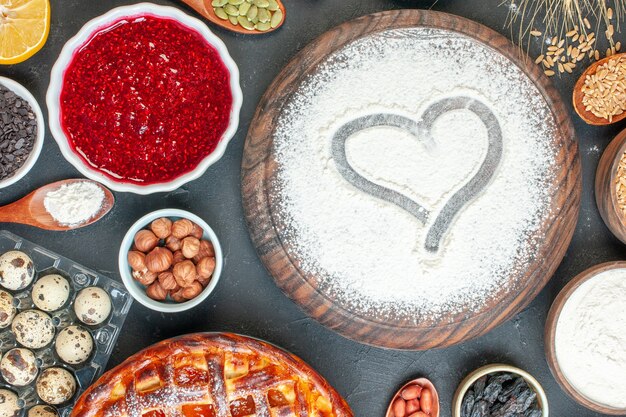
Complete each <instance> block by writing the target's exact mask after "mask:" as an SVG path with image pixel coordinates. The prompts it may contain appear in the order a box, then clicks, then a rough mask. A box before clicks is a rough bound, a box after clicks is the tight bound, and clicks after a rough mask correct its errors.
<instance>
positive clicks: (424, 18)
mask: <svg viewBox="0 0 626 417" xmlns="http://www.w3.org/2000/svg"><path fill="white" fill-rule="evenodd" d="M409 19H410V21H408V20H409ZM383 23H384V24H383ZM353 27H356V28H359V29H362V30H363V33H360V34H358V35H354V36H352V35H351V36H346V35H345V33H349V32H350V29H351V28H353ZM414 27H421V28H435V29H441V30H446V31H449V32H454V33H458V34H460V36H464V37H467V38H469V39H472V40H474V41H476V42H478V43H480V44H481V45H483V46H484V47H486V48H489V49H491V50H494V51H496V52H497V53H500V54H501V55H502V56H503V57H505V58H506V59H507V60H508V61H510V62H511V63H512V64H513V65H515V66H516V67H517V68H519V70H520V71H522V72H523V73H525V74H526V75H527V76H528V77H529V78H530V79H531V80H532V82H533V85H534V86H535V87H536V88H537V89H538V90H539V93H540V94H541V97H542V99H543V100H545V101H546V102H547V103H549V106H550V112H551V116H552V118H553V120H554V121H555V123H556V125H557V132H558V135H557V136H555V138H559V140H558V141H559V142H560V143H561V144H564V147H566V148H567V150H566V151H567V152H568V154H567V155H566V159H567V161H568V162H567V163H568V164H569V166H570V168H571V170H570V171H572V172H578V173H579V172H580V156H579V151H578V144H577V142H576V140H575V131H574V128H573V124H572V121H571V117H570V116H569V113H567V111H566V108H565V104H564V102H563V100H562V99H561V98H560V95H559V94H558V92H557V91H556V90H555V88H554V86H553V85H552V84H551V83H550V81H549V80H548V78H547V77H546V76H545V75H543V72H542V71H540V70H539V69H538V68H537V66H536V65H534V63H533V62H532V60H530V59H529V58H528V57H527V56H521V55H520V52H519V50H518V49H517V48H516V47H515V46H514V45H513V44H512V43H511V42H510V40H508V39H507V38H506V37H504V36H503V35H501V34H499V33H497V32H495V31H494V30H493V29H490V28H488V27H486V26H484V25H482V24H480V23H478V22H475V21H473V20H470V19H467V18H464V17H460V16H457V15H453V14H449V13H443V12H437V11H432V10H419V9H402V10H389V11H384V12H378V13H373V14H369V15H365V16H361V17H359V18H356V19H353V20H350V21H347V22H345V23H343V24H341V25H338V26H336V27H334V28H332V29H330V30H328V31H326V32H324V33H323V34H322V35H320V36H318V37H317V38H316V39H314V40H313V41H311V42H310V43H309V44H308V45H307V46H305V47H304V48H303V49H302V50H301V51H299V52H298V54H296V55H295V56H294V57H293V58H292V60H291V61H289V63H288V64H287V65H286V66H285V67H284V68H283V70H282V71H281V73H280V74H279V75H278V76H277V77H276V78H275V79H274V81H273V82H272V83H271V84H270V86H269V87H268V89H267V90H266V92H265V93H264V95H263V96H262V98H261V101H260V103H259V105H258V106H257V110H256V113H255V115H254V117H253V120H255V121H256V125H257V126H266V125H269V126H270V127H271V126H272V125H273V123H274V119H273V116H272V117H270V116H267V114H268V113H267V105H268V104H269V101H268V100H269V98H268V95H269V94H270V92H276V91H283V90H285V89H286V88H287V87H288V85H286V84H285V81H284V78H285V77H284V75H285V73H287V74H290V73H291V72H293V71H301V70H294V68H293V66H294V62H297V63H300V64H302V65H303V64H306V66H307V69H306V71H304V70H302V72H303V74H304V75H306V74H309V72H310V71H313V70H314V69H315V68H317V67H318V66H319V65H320V63H321V62H322V58H324V57H326V56H328V52H327V53H326V55H324V56H323V57H322V58H315V56H313V57H312V58H308V57H309V55H310V54H311V52H317V48H318V47H319V45H318V44H319V43H320V42H321V41H326V42H328V39H329V38H332V37H337V36H340V37H341V40H340V42H339V43H337V44H333V46H332V49H331V52H332V51H336V50H338V49H340V48H342V47H344V46H345V45H347V44H349V43H351V42H353V41H355V40H356V39H360V38H361V37H363V36H366V35H372V34H375V33H381V32H384V31H387V30H391V29H406V28H414ZM365 29H366V30H365ZM327 49H328V48H327ZM287 70H289V71H287ZM281 94H283V93H281ZM287 97H289V96H287ZM278 98H279V99H280V100H279V101H281V102H282V103H283V104H284V101H285V97H283V96H280V95H279V96H278ZM271 99H272V100H274V101H276V97H275V94H272V96H271ZM283 104H280V106H281V107H282V106H283ZM264 115H265V116H264ZM253 125H254V124H253ZM262 129H265V127H263V128H259V130H262ZM255 135H257V133H256V132H255V130H254V128H251V129H250V130H249V131H248V135H247V137H246V143H245V145H244V157H243V160H242V173H241V177H242V186H243V187H242V188H243V189H242V191H243V193H242V194H243V203H244V214H245V215H246V222H247V224H248V229H249V230H250V232H251V233H250V234H251V239H252V242H253V244H254V246H255V247H256V249H257V253H259V255H260V257H261V260H262V261H263V263H264V265H265V266H266V268H267V269H268V271H269V272H270V275H271V276H272V277H273V279H274V281H275V282H276V284H277V285H278V286H279V288H281V289H282V291H283V292H284V293H286V294H287V295H288V296H289V297H290V298H291V299H292V300H293V301H294V302H295V303H296V304H297V305H298V306H299V307H300V308H302V309H303V310H304V311H305V312H306V313H307V314H308V315H309V316H311V317H313V318H314V319H316V320H317V321H319V322H320V323H322V324H323V325H325V326H327V327H329V328H331V329H333V330H334V331H336V332H338V333H339V334H341V335H343V336H344V337H347V338H350V339H352V340H356V341H358V342H360V343H364V344H368V345H372V346H377V347H383V348H393V349H408V350H424V349H430V348H434V347H446V346H450V345H452V344H458V343H460V342H462V341H465V340H469V339H473V338H476V337H479V336H481V335H483V334H485V333H487V332H488V331H490V330H492V329H493V328H494V327H496V326H498V325H500V324H502V323H504V322H505V321H507V320H509V319H510V318H511V317H512V316H513V315H515V314H517V313H518V312H520V311H522V310H523V309H524V308H525V307H526V306H528V304H530V302H531V301H532V300H533V299H534V298H535V296H536V295H537V294H538V293H539V292H540V290H541V289H542V288H543V287H544V286H545V284H547V282H548V281H549V279H550V278H551V277H552V275H553V274H554V272H555V271H556V268H557V267H558V263H560V261H561V260H562V258H563V256H564V254H565V252H566V250H567V247H568V246H569V243H570V242H571V239H572V237H573V232H574V226H571V227H564V226H567V225H568V224H570V223H571V224H572V225H575V222H576V219H577V218H578V212H579V209H580V195H581V187H582V186H581V176H580V175H577V176H576V177H575V178H574V177H573V176H571V174H569V173H568V174H564V176H565V180H564V181H565V185H563V186H562V187H559V190H558V191H555V198H554V199H553V200H554V201H553V202H552V204H551V208H552V209H555V208H556V209H559V210H561V209H563V208H564V210H562V211H561V216H559V218H561V219H564V220H557V218H554V219H545V220H544V222H543V226H542V227H544V228H545V229H546V230H550V242H553V243H554V244H555V245H553V247H550V245H543V249H542V251H541V253H540V254H539V255H538V258H545V256H547V254H553V255H555V256H554V259H558V260H559V262H558V263H555V265H548V266H546V267H544V266H538V267H535V269H534V270H533V272H532V276H534V277H535V278H534V279H535V281H534V282H535V284H536V286H535V288H531V290H530V291H528V292H527V293H525V294H521V293H520V294H518V295H517V296H513V295H509V296H508V297H507V298H506V299H505V300H504V301H503V302H501V304H502V306H503V307H501V309H500V311H499V313H498V316H497V320H495V321H491V322H490V323H489V324H488V325H483V324H478V322H479V321H480V320H481V318H482V317H484V316H487V315H488V314H492V309H489V310H485V311H482V312H480V313H475V314H472V315H471V317H470V318H456V319H455V320H454V321H452V322H450V321H448V322H446V323H435V324H430V323H425V324H422V325H419V326H415V325H413V324H411V323H402V322H399V321H384V320H380V319H376V318H373V317H366V316H364V315H357V314H355V313H354V312H352V311H350V310H347V309H345V308H343V307H342V306H340V305H338V304H336V303H334V301H333V300H332V299H330V298H329V297H328V296H327V295H325V294H323V293H321V292H320V290H319V289H318V288H315V287H314V286H313V285H312V283H311V282H309V280H308V279H306V278H305V277H306V275H307V274H304V273H303V271H302V270H301V269H300V268H299V266H298V262H297V260H295V259H293V257H292V256H291V255H290V254H289V253H287V251H286V250H285V249H284V246H283V243H282V242H281V241H280V237H279V236H275V237H273V238H272V242H271V244H268V242H267V241H265V240H263V241H257V239H258V236H256V234H258V233H261V232H260V230H259V227H255V226H254V224H255V222H254V221H253V220H254V218H253V217H252V214H253V213H254V212H255V211H256V210H251V209H249V208H248V205H250V204H253V202H256V203H255V204H258V205H259V206H260V207H261V206H262V209H261V213H262V216H269V220H268V223H269V224H270V226H271V229H273V230H274V231H275V230H276V219H275V213H274V210H273V209H272V204H271V196H270V193H269V190H268V188H269V187H267V182H268V179H267V178H269V177H271V175H270V174H271V172H272V165H273V163H271V158H270V154H269V153H268V154H263V155H265V156H264V157H263V158H258V157H255V158H250V159H249V160H248V158H249V157H247V156H246V155H247V154H248V153H251V152H257V151H256V150H253V149H251V148H253V147H254V148H257V147H258V146H259V145H258V143H257V142H260V143H262V142H261V141H260V140H254V139H255V137H256V136H255ZM259 138H260V137H259ZM264 138H266V139H265V140H268V139H267V136H264ZM269 141H270V145H271V141H272V138H271V136H270V137H269ZM554 142H557V139H555V140H554ZM570 154H571V155H570ZM255 156H256V155H255ZM570 159H571V162H570V161H569V160H570ZM257 166H260V167H261V168H257ZM257 170H260V171H262V172H264V175H265V179H264V180H263V181H260V182H257V183H256V185H255V186H254V190H253V191H251V196H246V193H245V191H246V187H245V185H246V182H247V180H249V177H253V178H254V177H255V176H256V175H255V172H256V171H257ZM570 181H571V184H570ZM566 192H568V193H569V194H565V193H566ZM564 195H566V196H567V197H568V200H571V202H569V203H568V202H566V203H565V205H564V206H560V205H557V203H556V200H558V199H559V198H563V196H564ZM557 221H558V223H559V225H560V226H561V227H560V228H558V230H556V231H552V228H551V225H554V224H555V222H557ZM274 244H276V245H278V246H281V247H282V249H281V250H282V252H283V256H284V258H285V259H286V262H288V264H289V269H291V270H292V271H294V272H293V273H294V274H296V275H298V276H299V277H300V280H299V283H298V284H297V285H295V284H293V283H289V282H288V279H287V278H286V277H285V276H283V275H284V273H282V272H276V271H273V270H272V267H271V265H272V260H273V259H274V258H275V257H276V256H278V255H277V254H276V253H275V249H273V248H272V246H273V245H274ZM270 258H271V259H270ZM542 265H545V262H543V263H542ZM296 290H297V293H298V294H300V296H301V295H302V294H309V296H307V301H306V303H305V302H302V300H300V297H299V296H298V295H297V294H295V292H296ZM520 297H522V298H520ZM500 301H502V300H500ZM513 301H515V303H513ZM319 308H326V309H327V310H328V311H325V312H324V313H316V309H319ZM330 310H332V311H330ZM333 312H334V313H336V314H332V313H333ZM463 323H472V324H473V327H472V328H471V329H469V330H467V331H466V330H465V329H464V332H463V333H464V334H460V333H459V332H458V331H456V329H457V328H458V327H459V325H461V324H463ZM347 324H351V325H355V326H365V327H368V328H372V329H371V330H370V331H368V333H367V334H363V333H361V334H358V333H355V332H354V331H351V330H349V329H346V327H347ZM433 329H441V330H442V332H446V333H447V336H446V338H445V339H437V340H428V339H425V338H424V337H421V335H423V333H424V332H426V331H431V330H433ZM393 332H405V333H406V334H407V336H406V337H404V338H403V339H401V340H400V339H394V338H393V337H388V336H389V335H390V334H391V333H393ZM449 336H452V339H453V340H452V341H450V340H449V339H450V337H449ZM382 338H384V341H382ZM409 339H410V340H409Z"/></svg>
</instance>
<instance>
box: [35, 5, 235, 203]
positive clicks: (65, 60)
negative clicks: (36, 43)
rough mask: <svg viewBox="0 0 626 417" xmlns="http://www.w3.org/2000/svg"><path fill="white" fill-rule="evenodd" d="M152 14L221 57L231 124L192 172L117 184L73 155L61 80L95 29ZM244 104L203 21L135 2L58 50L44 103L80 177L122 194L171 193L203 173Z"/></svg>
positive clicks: (230, 64)
mask: <svg viewBox="0 0 626 417" xmlns="http://www.w3.org/2000/svg"><path fill="white" fill-rule="evenodd" d="M141 14H143V15H152V16H158V17H167V18H172V19H175V20H177V21H178V22H179V23H181V24H183V25H185V26H187V27H189V28H191V29H192V30H195V31H196V32H198V33H199V34H201V35H202V36H203V37H204V39H205V40H206V41H207V42H208V43H209V44H210V45H211V46H213V47H214V48H215V49H216V50H217V52H218V53H219V55H220V58H221V59H222V62H224V65H226V68H227V69H228V72H229V74H230V89H231V93H232V96H233V103H232V108H231V112H230V122H229V124H228V127H227V128H226V131H225V132H224V134H223V135H222V139H221V140H220V141H219V143H218V144H217V147H216V148H215V149H214V150H213V152H211V153H210V154H209V155H207V156H206V157H205V158H204V159H203V160H202V161H200V163H199V164H198V166H196V167H195V168H194V169H193V170H192V171H190V172H188V173H186V174H183V175H181V176H179V177H177V178H174V179H173V180H171V181H168V182H161V183H156V184H149V185H139V184H134V183H129V182H117V181H114V180H112V179H111V178H110V177H108V176H106V175H105V174H103V173H102V172H101V171H99V170H97V169H96V168H94V167H92V166H90V165H89V164H87V163H85V162H84V161H83V160H82V159H81V158H80V156H79V155H78V154H76V153H75V152H74V151H73V150H72V148H71V147H70V145H69V140H68V138H67V136H66V135H65V132H64V131H63V128H62V127H61V121H60V120H61V119H60V118H61V112H60V108H61V101H60V97H61V90H62V88H63V78H64V75H65V71H66V69H67V67H68V66H69V64H70V62H71V61H72V58H73V56H74V53H75V51H76V50H77V49H78V48H80V47H81V46H82V45H83V44H84V43H85V42H86V41H87V40H88V39H89V38H90V36H91V35H92V34H93V33H94V32H96V31H97V30H98V29H100V28H102V27H106V26H108V25H109V24H111V23H112V22H114V21H116V20H119V19H121V18H123V17H127V16H136V15H141ZM242 101H243V94H242V92H241V87H240V86H239V69H238V68H237V65H236V64H235V61H233V59H232V58H231V56H230V55H229V53H228V50H227V49H226V45H224V43H223V42H222V41H221V40H220V39H219V38H218V37H217V36H215V35H214V34H213V32H211V31H210V30H209V28H208V27H207V25H205V24H204V23H203V22H202V21H200V20H198V19H196V18H195V17H191V16H189V15H188V14H186V13H184V12H182V11H181V10H179V9H176V8H174V7H168V6H159V5H157V4H153V3H138V4H134V5H131V6H122V7H117V8H115V9H112V10H110V11H109V12H108V13H105V14H103V15H102V16H99V17H96V18H95V19H93V20H90V21H89V22H87V23H86V24H85V25H84V26H83V27H82V29H81V30H80V31H78V33H77V34H76V36H74V37H73V38H71V39H70V40H69V41H67V43H66V44H65V46H64V47H63V49H62V50H61V54H60V55H59V58H58V59H57V61H56V63H55V64H54V66H53V67H52V72H51V73H50V86H49V87H48V92H47V94H46V103H47V105H48V115H49V119H50V120H49V123H50V130H51V131H52V136H53V137H54V139H55V140H56V142H57V144H58V145H59V148H60V149H61V153H62V154H63V156H64V157H65V159H67V160H68V162H70V163H71V164H72V165H74V167H75V168H76V169H77V170H78V171H80V173H81V174H83V175H84V176H86V177H87V178H90V179H92V180H95V181H98V182H101V183H102V184H104V185H106V186H107V187H108V188H110V189H111V190H114V191H123V192H132V193H136V194H144V195H145V194H151V193H159V192H166V191H172V190H175V189H177V188H178V187H180V186H182V185H183V184H185V183H187V182H189V181H193V180H195V179H197V178H199V177H200V176H202V174H204V173H205V171H206V170H207V169H208V168H209V166H211V165H212V164H214V163H215V162H217V161H218V160H219V159H220V158H221V157H222V155H224V152H225V151H226V147H227V146H228V143H229V142H230V140H231V139H232V137H233V136H234V135H235V133H236V132H237V127H238V126H239V111H240V110H241V103H242Z"/></svg>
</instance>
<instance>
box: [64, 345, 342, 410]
mask: <svg viewBox="0 0 626 417" xmlns="http://www.w3.org/2000/svg"><path fill="white" fill-rule="evenodd" d="M244 416H245V417H292V416H293V417H353V413H352V411H351V410H350V407H348V404H347V403H346V402H345V400H344V399H343V398H342V397H341V396H340V395H339V394H338V393H337V392H336V391H335V390H334V389H333V388H332V387H331V386H330V385H329V384H328V382H326V380H324V379H323V378H322V377H321V376H320V375H319V374H318V373H317V372H315V371H314V370H313V369H312V368H311V367H310V366H309V365H307V364H306V363H304V362H303V361H302V360H301V359H299V358H297V357H296V356H294V355H291V354H289V353H286V352H285V351H283V350H280V349H278V348H277V347H275V346H272V345H270V344H268V343H265V342H262V341H259V340H256V339H252V338H249V337H245V336H239V335H235V334H230V333H197V334H191V335H186V336H181V337H177V338H174V339H169V340H165V341H163V342H159V343H157V344H155V345H153V346H151V347H148V348H147V349H144V350H142V351H141V352H139V353H137V354H135V355H133V356H131V357H130V358H128V359H127V360H126V361H124V362H123V363H122V364H120V365H119V366H117V367H116V368H114V369H112V370H110V371H109V372H107V373H105V374H104V375H103V376H102V377H100V379H98V381H97V382H96V383H95V384H93V385H92V386H91V387H89V388H88V389H87V391H85V393H84V394H83V395H82V396H81V397H80V398H79V399H78V401H77V403H76V406H75V407H74V409H73V411H72V414H71V417H244Z"/></svg>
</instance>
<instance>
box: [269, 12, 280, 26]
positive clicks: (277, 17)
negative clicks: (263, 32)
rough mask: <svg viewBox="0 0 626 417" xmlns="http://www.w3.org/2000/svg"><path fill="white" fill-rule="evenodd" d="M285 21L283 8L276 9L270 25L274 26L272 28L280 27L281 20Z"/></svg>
mask: <svg viewBox="0 0 626 417" xmlns="http://www.w3.org/2000/svg"><path fill="white" fill-rule="evenodd" d="M282 21H283V11H282V10H280V9H279V10H276V11H275V12H274V14H272V19H271V20H270V25H271V26H272V29H274V28H276V27H278V25H280V22H282Z"/></svg>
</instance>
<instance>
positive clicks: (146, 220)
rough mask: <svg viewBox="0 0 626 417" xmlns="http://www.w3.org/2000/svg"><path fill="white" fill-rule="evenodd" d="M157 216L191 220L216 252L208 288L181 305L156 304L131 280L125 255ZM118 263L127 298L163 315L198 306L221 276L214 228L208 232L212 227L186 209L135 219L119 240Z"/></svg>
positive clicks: (143, 288)
mask: <svg viewBox="0 0 626 417" xmlns="http://www.w3.org/2000/svg"><path fill="white" fill-rule="evenodd" d="M160 217H167V218H169V219H171V220H178V219H181V218H184V219H189V220H191V221H192V222H194V223H196V224H197V225H198V226H200V227H202V230H204V235H202V238H203V239H205V240H209V241H210V242H211V243H212V244H213V248H214V250H215V271H213V276H212V277H211V281H210V282H209V285H207V286H206V288H205V289H204V290H203V291H202V292H201V293H200V294H199V295H198V296H197V297H196V298H194V299H192V300H189V301H185V302H184V303H175V302H173V301H156V300H153V299H152V298H150V297H148V296H147V295H146V287H144V286H143V285H141V284H140V283H139V282H137V281H136V280H135V279H134V278H133V277H132V275H131V268H130V266H129V265H128V252H129V251H130V248H131V247H132V246H133V241H134V238H135V235H136V234H137V232H138V231H140V230H141V229H145V228H147V227H148V226H149V225H150V223H152V221H153V220H156V219H158V218H160ZM118 263H119V268H120V275H121V276H122V281H123V282H124V285H125V286H126V288H127V289H128V291H129V292H130V295H132V296H133V298H134V299H135V300H137V301H139V302H140V303H141V304H143V305H144V306H146V307H148V308H151V309H152V310H156V311H161V312H163V313H178V312H181V311H185V310H189V309H190V308H193V307H195V306H197V305H198V304H200V303H201V302H202V301H204V300H205V299H206V298H207V297H208V296H209V294H211V293H212V292H213V290H214V289H215V287H216V286H217V282H218V281H219V279H220V275H221V274H222V264H223V257H222V247H221V246H220V242H219V240H218V239H217V236H216V235H215V232H214V231H213V229H211V227H210V226H209V225H208V224H207V223H206V222H205V221H204V220H202V219H201V218H200V217H198V216H196V215H195V214H193V213H190V212H188V211H185V210H178V209H163V210H157V211H153V212H152V213H148V214H146V215H145V216H143V217H142V218H140V219H139V220H137V221H136V222H135V224H133V225H132V226H131V228H130V229H128V232H126V236H124V240H122V245H121V246H120V253H119V257H118Z"/></svg>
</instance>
